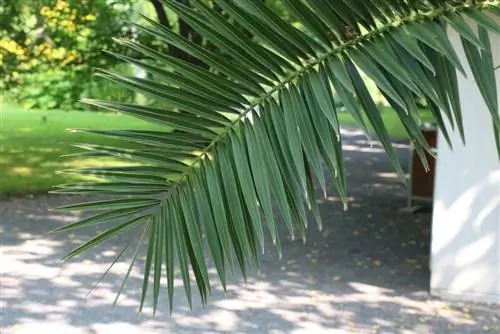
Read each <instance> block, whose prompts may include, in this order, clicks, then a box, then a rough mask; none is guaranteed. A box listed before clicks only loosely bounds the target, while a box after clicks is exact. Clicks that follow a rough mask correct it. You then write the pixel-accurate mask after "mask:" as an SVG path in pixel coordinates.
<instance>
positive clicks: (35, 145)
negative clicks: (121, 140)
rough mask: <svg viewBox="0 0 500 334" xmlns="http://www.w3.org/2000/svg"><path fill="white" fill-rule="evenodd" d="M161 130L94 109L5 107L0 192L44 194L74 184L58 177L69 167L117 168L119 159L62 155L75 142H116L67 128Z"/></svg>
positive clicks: (0, 125) (1, 124)
mask: <svg viewBox="0 0 500 334" xmlns="http://www.w3.org/2000/svg"><path fill="white" fill-rule="evenodd" d="M90 128H92V129H152V128H153V129H159V127H155V126H154V125H151V124H149V123H147V122H144V121H141V120H138V119H135V118H132V117H129V116H125V115H121V114H117V113H103V112H95V111H88V112H82V111H31V110H30V111H25V110H23V109H21V108H19V107H13V106H4V107H3V110H2V111H1V113H0V194H2V195H13V194H25V193H33V192H41V191H46V190H49V189H51V188H52V187H53V186H54V185H57V184H61V183H66V182H68V181H74V180H75V179H74V178H71V177H70V176H69V175H63V174H57V171H59V170H63V169H68V168H80V167H87V166H89V167H90V166H96V165H99V164H102V163H106V164H117V163H119V161H118V160H113V159H109V158H108V159H105V160H103V159H97V158H83V157H65V158H64V157H61V156H62V155H65V154H70V153H75V152H77V151H78V150H79V149H77V148H75V147H72V146H71V145H70V144H71V143H95V144H97V143H99V144H103V145H112V144H113V143H116V142H117V140H114V139H112V138H105V137H101V136H94V135H90V134H84V133H71V132H69V131H67V129H90Z"/></svg>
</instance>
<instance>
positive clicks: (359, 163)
mask: <svg viewBox="0 0 500 334" xmlns="http://www.w3.org/2000/svg"><path fill="white" fill-rule="evenodd" d="M344 138H345V141H346V143H345V146H346V151H345V154H346V164H347V169H348V171H349V174H350V175H349V176H348V182H349V189H350V190H349V196H350V209H349V210H348V211H343V207H342V205H341V203H340V202H339V199H338V197H336V193H335V191H334V190H333V186H332V185H329V187H330V189H329V195H328V197H326V198H324V199H321V203H320V210H321V212H322V214H323V217H324V229H323V230H322V231H318V229H317V227H316V226H315V225H314V224H313V221H312V220H311V225H310V226H309V229H308V239H307V243H306V244H303V243H302V242H301V241H298V240H296V241H292V240H291V239H290V238H289V237H287V236H286V235H287V234H286V233H285V230H284V227H283V226H282V232H281V236H282V247H283V258H282V259H278V256H277V254H276V251H275V250H274V248H273V247H272V245H271V243H270V242H269V240H267V242H266V246H267V248H266V254H265V255H263V256H262V259H261V268H260V274H258V273H257V271H252V272H251V275H250V276H249V278H248V282H247V283H246V284H245V283H244V282H243V280H242V279H241V278H240V276H239V275H237V274H235V275H233V279H232V282H231V284H230V285H229V287H228V291H227V293H224V292H223V291H222V289H221V287H220V285H218V284H216V282H217V280H216V279H215V272H214V270H213V269H211V272H210V273H211V275H212V277H213V278H214V280H213V282H214V285H213V295H212V297H211V298H210V299H209V305H208V306H207V307H206V308H204V309H203V308H201V307H200V306H199V305H200V302H199V299H198V297H196V295H195V298H194V309H193V311H190V310H189V308H188V307H187V302H186V299H185V296H184V291H183V287H182V282H181V280H177V281H176V286H177V288H176V291H175V303H174V304H175V305H176V307H175V309H174V311H173V315H172V316H170V315H169V314H168V305H167V304H168V303H167V301H166V291H165V290H166V289H163V292H162V295H161V297H160V305H159V310H158V312H157V313H156V316H153V315H152V309H151V308H150V307H149V305H148V307H146V308H145V310H144V312H143V314H140V315H137V313H136V311H137V307H138V301H139V298H140V292H141V287H142V284H141V281H142V268H143V264H144V263H143V262H144V259H143V258H141V259H140V260H139V261H138V263H137V266H136V267H135V268H134V269H133V271H132V273H131V277H130V280H129V283H128V284H127V287H126V290H125V292H124V293H123V295H122V297H121V298H120V301H119V302H118V304H117V306H116V307H115V308H114V309H111V305H112V303H113V300H114V297H115V293H116V291H117V288H118V286H119V284H120V283H121V278H122V277H123V275H124V273H125V272H126V270H127V269H128V266H127V264H128V260H129V259H130V258H131V254H130V252H129V253H126V255H125V258H124V260H123V261H120V262H118V263H117V264H116V266H115V267H114V269H113V270H112V271H111V272H110V274H109V275H108V276H107V278H106V279H105V280H104V281H103V282H102V283H101V284H100V285H99V286H98V287H97V288H96V290H95V291H94V292H93V293H92V294H91V295H90V296H89V297H86V295H87V292H88V290H89V289H90V288H91V286H92V285H93V283H94V282H95V281H96V280H98V279H99V277H100V275H101V273H103V272H104V271H105V270H106V269H107V267H108V266H109V264H110V263H111V261H112V260H113V258H114V256H115V255H116V254H117V253H118V252H119V251H120V247H122V246H123V244H124V243H125V242H126V241H127V239H126V238H125V236H120V237H118V238H117V239H113V241H110V242H108V243H107V244H106V245H103V246H99V248H98V249H96V250H93V251H91V252H89V253H88V254H86V255H85V256H84V257H79V258H78V259H77V260H75V261H72V262H68V263H64V264H63V263H61V262H60V258H61V257H62V256H63V255H64V253H65V252H67V251H68V250H70V249H71V248H72V247H74V246H75V245H76V244H78V242H81V241H83V240H85V239H86V238H88V237H90V236H91V235H93V234H94V233H95V232H96V230H95V229H94V230H88V231H78V233H71V234H57V235H52V234H48V233H47V232H48V231H49V230H51V229H53V228H54V227H57V226H60V225H61V224H63V223H65V222H67V221H70V220H73V219H74V218H75V217H74V216H72V215H61V214H55V213H50V212H48V211H47V208H48V207H53V206H55V205H57V204H60V203H61V202H67V201H68V199H67V198H64V197H46V196H41V197H37V198H35V199H16V200H14V201H11V202H0V219H1V221H2V231H1V243H2V245H1V250H2V259H1V261H2V265H1V269H0V270H1V271H2V277H1V280H2V282H1V283H2V298H1V305H2V312H3V314H2V319H3V320H2V321H3V326H4V328H3V330H2V333H4V332H6V333H9V332H16V333H18V332H20V333H32V332H34V331H43V330H46V331H47V332H50V333H74V332H75V333H76V332H78V333H80V332H84V333H115V332H119V331H125V332H127V333H214V332H226V333H356V332H360V333H480V332H483V331H486V330H491V331H494V330H497V329H499V328H498V326H499V319H498V316H497V315H498V314H497V309H495V308H493V307H487V306H470V305H469V306H467V308H464V306H461V305H458V304H457V305H453V306H450V305H448V304H446V303H444V302H442V301H439V300H435V299H431V298H430V297H429V295H428V284H429V270H428V261H429V259H428V254H429V238H430V236H429V231H430V215H429V214H417V215H408V214H404V213H401V212H400V211H399V209H400V208H403V207H404V206H405V205H406V198H405V195H406V190H405V189H404V188H403V187H402V186H401V184H400V182H399V180H398V179H397V178H396V177H394V174H393V170H392V168H391V167H390V166H389V164H388V162H387V158H386V157H385V155H384V154H383V153H381V152H378V151H377V150H378V149H379V148H380V146H379V145H377V144H371V143H369V142H366V141H365V139H364V138H363V137H362V136H360V135H359V133H357V132H355V131H346V132H345V133H344ZM398 145H401V147H399V148H398V152H399V154H400V157H401V161H402V162H403V163H405V164H406V162H407V161H408V157H409V156H408V148H407V146H405V145H406V144H405V143H398ZM370 150H372V151H370ZM73 200H74V199H71V201H73ZM137 234H138V231H133V232H132V233H131V235H132V238H134V240H137V238H138V235H137Z"/></svg>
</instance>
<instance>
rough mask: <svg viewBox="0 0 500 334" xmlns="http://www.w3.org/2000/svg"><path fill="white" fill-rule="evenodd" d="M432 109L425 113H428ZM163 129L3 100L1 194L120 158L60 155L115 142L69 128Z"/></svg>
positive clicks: (393, 119)
mask: <svg viewBox="0 0 500 334" xmlns="http://www.w3.org/2000/svg"><path fill="white" fill-rule="evenodd" d="M383 117H384V120H385V122H386V124H387V127H388V130H389V133H390V135H391V136H393V137H395V138H404V137H405V133H404V129H403V127H402V125H401V123H400V122H399V119H398V118H397V116H396V114H395V112H394V111H392V109H389V108H387V110H384V112H383ZM339 118H340V120H341V122H342V123H343V124H346V125H355V122H354V120H353V118H352V117H351V116H350V114H348V113H339ZM428 118H429V115H428V114H426V113H424V119H428ZM71 128H72V129H75V128H76V129H78V128H80V129H89V128H92V129H154V130H158V129H161V128H160V127H156V126H154V125H151V124H149V123H146V122H143V121H141V120H137V119H135V118H132V117H129V116H125V115H121V114H114V113H102V112H89V111H87V112H82V111H25V110H23V109H21V108H19V107H13V106H4V107H3V110H2V112H1V113H0V195H15V194H26V193H34V192H41V191H46V190H49V189H51V188H52V187H53V186H54V185H57V184H61V183H66V182H70V181H74V180H75V179H74V178H73V179H72V178H71V177H70V176H68V175H64V174H57V173H56V172H57V171H59V170H63V169H68V168H80V167H87V166H88V167H90V166H97V165H102V164H103V163H106V164H118V163H119V161H118V160H113V159H110V158H108V159H106V160H103V159H102V158H101V159H97V158H88V157H87V158H82V157H61V156H62V155H65V154H70V153H74V152H77V151H78V150H79V149H77V148H74V147H72V146H70V143H99V144H102V145H113V144H114V143H116V142H118V141H116V140H113V139H111V138H105V137H101V136H93V135H88V134H82V133H71V132H68V131H66V130H67V129H71Z"/></svg>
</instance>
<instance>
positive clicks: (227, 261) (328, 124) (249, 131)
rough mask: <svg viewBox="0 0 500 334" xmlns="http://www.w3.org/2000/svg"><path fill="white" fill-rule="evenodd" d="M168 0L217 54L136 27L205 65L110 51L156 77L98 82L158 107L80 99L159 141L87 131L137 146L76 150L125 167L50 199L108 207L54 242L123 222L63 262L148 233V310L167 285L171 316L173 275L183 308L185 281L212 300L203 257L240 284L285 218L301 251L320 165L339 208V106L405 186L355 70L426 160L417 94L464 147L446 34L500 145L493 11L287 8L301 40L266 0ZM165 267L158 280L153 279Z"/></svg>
mask: <svg viewBox="0 0 500 334" xmlns="http://www.w3.org/2000/svg"><path fill="white" fill-rule="evenodd" d="M164 2H165V4H166V5H167V6H169V7H170V8H171V9H172V10H173V11H174V12H175V13H176V14H177V15H179V17H181V18H182V19H183V20H184V21H185V22H187V23H188V24H190V25H191V26H192V27H193V28H194V29H195V30H196V31H197V32H198V33H199V34H200V35H201V36H203V37H204V38H206V39H207V40H208V41H209V42H210V43H211V44H213V45H214V46H215V47H217V48H218V50H219V52H213V51H209V50H204V49H203V48H201V47H200V46H199V45H197V44H194V43H193V42H191V41H190V40H188V39H186V38H184V37H181V36H179V35H177V34H175V33H174V32H172V31H171V30H169V29H168V28H166V27H163V26H161V25H159V24H157V23H155V22H153V21H151V20H150V21H149V22H150V24H149V25H147V26H139V29H140V30H141V31H142V32H144V33H147V34H150V35H152V36H153V37H155V38H157V39H159V40H162V41H166V42H168V43H169V44H170V45H173V46H175V47H177V48H179V49H181V50H183V51H185V52H187V53H188V54H189V55H191V56H192V57H194V58H197V59H199V61H200V62H201V63H203V64H205V65H206V66H203V67H201V66H196V65H193V64H190V63H187V62H184V61H182V60H179V59H176V58H173V57H171V56H169V55H168V54H165V53H161V52H158V51H155V50H153V49H151V48H149V47H148V46H147V45H141V44H138V43H136V42H131V41H125V40H122V41H118V42H120V43H122V44H123V45H125V46H128V47H129V48H131V49H133V50H134V51H136V52H139V53H140V54H142V55H143V57H142V59H141V60H136V59H131V58H128V57H125V56H121V55H115V56H116V57H118V58H120V59H122V60H123V61H126V62H129V63H131V64H134V65H136V66H140V67H142V68H143V69H144V70H145V71H147V72H148V73H149V74H150V77H149V78H146V79H144V78H134V77H127V76H123V75H119V74H114V73H110V72H107V71H99V74H98V75H100V76H103V77H105V78H107V79H109V80H112V81H114V82H116V83H117V84H118V85H122V86H124V87H126V88H129V89H131V90H133V91H136V92H140V93H142V94H145V95H148V96H150V97H151V98H154V99H156V100H158V101H160V102H162V105H163V106H164V107H163V108H158V107H149V106H145V105H134V104H124V103H117V102H113V101H101V100H86V101H85V102H86V103H89V104H93V105H95V106H99V107H103V108H106V109H111V110H116V111H119V112H123V113H126V114H129V115H132V116H134V117H138V118H141V119H144V120H146V121H149V122H151V123H156V124H160V125H163V126H164V127H165V130H164V131H144V130H141V131H138V130H127V129H124V130H106V131H102V130H100V131H96V130H81V131H86V132H88V133H93V134H96V135H103V136H110V137H114V138H116V139H119V140H123V141H125V142H133V143H135V144H136V145H137V148H135V149H130V148H128V149H124V148H121V147H104V146H99V145H85V144H79V147H81V148H82V149H84V151H83V152H82V153H80V154H83V155H91V156H97V157H100V156H116V157H120V158H124V159H126V160H131V161H133V162H134V163H133V164H131V165H130V166H120V167H97V168H96V167H94V168H86V169H77V170H69V171H66V172H67V173H72V174H79V175H84V176H85V175H92V176H97V177H99V178H101V180H103V181H97V182H84V183H77V184H74V185H63V186H61V187H60V188H59V189H58V190H56V192H58V193H65V194H88V195H105V196H113V197H115V199H111V200H110V199H106V200H102V201H97V202H88V203H80V204H72V205H67V206H63V207H60V208H59V210H64V211H69V210H71V211H98V213H96V214H95V215H93V216H91V217H87V218H84V219H82V220H80V221H77V222H73V223H70V224H68V225H66V226H64V227H61V228H60V229H59V230H60V231H65V230H70V229H75V228H80V227H87V226H91V225H96V224H101V223H104V222H108V221H110V220H113V219H116V218H120V223H115V225H114V226H112V227H110V228H109V229H107V230H106V231H104V232H103V233H101V234H99V235H97V236H95V237H93V238H92V239H90V240H88V241H87V242H85V243H84V244H82V245H81V246H79V247H78V248H76V249H75V250H73V251H72V252H70V253H69V254H68V256H67V257H68V258H69V257H73V256H75V255H77V254H79V253H80V252H82V251H84V250H87V249H89V248H90V247H92V246H94V245H96V244H98V243H100V242H103V241H105V240H108V239H109V238H111V237H113V236H115V235H116V234H118V233H123V232H125V231H126V230H128V229H130V228H133V227H135V226H138V225H142V226H143V231H144V232H143V235H144V236H148V237H144V238H145V240H146V241H147V245H148V246H147V252H146V267H145V272H144V285H143V289H142V297H141V308H142V306H143V304H144V302H145V297H146V292H147V290H148V287H149V280H150V276H151V277H152V282H153V283H152V291H153V293H152V294H153V304H154V307H155V309H156V305H157V302H158V298H159V294H160V291H161V289H160V280H161V278H162V277H163V276H166V278H167V279H166V285H167V291H168V298H169V300H170V307H172V300H173V291H174V272H175V268H176V267H179V268H180V273H181V277H182V279H183V282H184V287H185V291H186V295H187V298H188V302H189V304H190V305H191V304H192V299H191V294H192V291H191V284H192V282H191V278H192V276H191V275H193V277H194V281H195V285H196V287H197V288H198V290H199V293H200V296H201V300H202V303H206V302H207V297H208V295H209V294H210V291H211V288H210V281H209V278H208V277H209V276H208V269H207V264H206V260H205V258H206V256H205V252H206V251H207V250H208V251H209V252H210V255H211V258H212V259H213V263H214V265H215V267H216V269H217V272H218V275H219V277H220V280H221V283H222V285H223V287H224V288H225V285H226V280H227V273H228V272H232V271H234V267H235V264H236V263H237V265H238V267H239V269H240V271H241V272H242V273H243V275H244V276H246V273H247V271H248V269H249V267H252V266H258V264H259V254H260V252H261V251H262V250H263V247H264V243H263V239H264V230H265V229H269V233H270V235H271V237H272V240H273V242H274V243H275V245H276V247H278V249H279V248H280V242H279V240H280V236H279V235H278V228H277V224H278V221H280V219H278V217H282V218H283V221H284V223H285V224H286V226H287V227H288V230H289V232H290V233H291V234H292V236H297V237H300V238H302V239H304V240H305V237H306V226H307V223H308V212H312V213H313V215H314V217H315V220H316V221H317V223H318V226H319V227H320V228H321V217H320V216H319V210H318V208H317V204H316V198H315V191H314V188H315V185H316V184H319V186H320V187H321V188H322V189H323V191H324V192H326V178H325V175H324V169H323V165H325V166H326V170H327V171H328V172H329V174H330V177H331V178H332V179H333V183H334V185H335V187H336V189H337V192H338V194H339V196H340V198H341V199H342V201H343V203H344V205H345V206H347V197H348V188H347V184H346V174H347V173H346V170H345V167H344V159H343V156H342V137H341V135H340V131H339V120H338V117H337V112H338V110H337V108H336V105H337V102H338V101H335V99H336V96H338V98H339V99H340V100H341V102H342V103H343V104H344V106H345V107H346V109H347V111H348V112H350V113H352V115H353V116H354V118H355V119H356V120H357V121H358V122H359V124H360V126H361V127H362V128H364V129H368V128H369V127H371V128H372V129H373V130H374V132H375V134H376V136H377V137H378V139H379V140H380V141H381V143H382V144H383V146H384V148H385V151H386V152H387V154H388V156H389V158H390V161H391V163H392V165H393V166H394V168H395V170H396V171H397V173H398V174H399V175H400V177H401V180H402V181H403V180H404V174H403V170H402V168H401V166H400V163H399V161H398V159H397V156H396V154H395V151H394V148H393V147H392V145H391V142H390V140H389V136H388V132H387V129H386V127H385V125H384V122H383V121H382V117H381V114H380V111H379V110H378V108H377V105H376V103H375V102H374V99H373V97H372V96H371V95H370V93H369V90H368V88H367V86H366V84H365V82H364V81H363V80H362V75H361V72H363V73H364V74H366V75H367V76H368V77H370V78H371V79H372V80H373V81H374V82H375V83H376V85H377V87H378V88H379V89H380V91H381V92H382V94H383V95H384V96H385V97H386V99H387V101H388V102H389V103H390V105H391V106H392V107H393V108H394V109H395V111H396V112H397V114H398V116H399V117H400V119H401V121H402V123H403V125H404V127H405V129H406V131H407V132H408V135H409V137H410V139H411V140H412V142H413V144H414V145H415V148H416V149H417V152H418V153H419V155H420V156H421V157H425V151H429V147H428V146H427V144H426V142H425V139H424V138H423V136H422V134H421V132H420V129H419V111H418V108H417V106H416V102H415V96H418V97H421V98H423V99H425V100H426V101H427V103H428V104H429V108H430V110H431V112H433V114H434V116H435V118H436V122H437V124H438V126H439V129H440V131H441V132H442V133H443V134H444V136H445V138H447V139H448V141H449V134H448V130H447V127H446V123H449V124H451V125H452V126H453V127H454V128H456V129H457V130H458V131H459V132H460V134H461V135H462V137H463V136H464V131H463V124H462V116H461V115H462V110H461V109H460V101H459V94H458V80H457V75H458V74H457V71H458V72H461V73H464V65H463V64H461V62H460V59H459V57H458V56H457V54H456V52H455V50H454V48H453V46H452V44H451V42H450V40H449V39H448V35H447V29H448V28H449V27H451V28H452V29H454V30H456V32H457V33H458V34H460V36H461V38H462V44H463V47H464V49H465V52H466V55H467V60H468V63H469V64H468V65H469V67H470V68H471V70H472V74H473V76H474V79H475V81H476V82H477V84H478V87H479V89H480V91H481V93H482V95H483V96H484V99H485V101H486V105H487V106H488V109H489V110H490V112H491V117H492V126H493V128H494V131H495V133H497V134H498V133H500V119H499V113H498V102H497V101H498V99H497V89H496V86H495V79H494V73H493V71H494V65H493V63H492V56H491V46H490V43H489V36H488V34H489V33H499V32H500V28H499V26H498V25H497V24H496V23H495V20H494V19H498V17H499V7H500V1H498V0H488V1H452V0H448V1H442V0H440V1H437V0H433V1H431V0H428V1H409V0H391V1H381V0H364V1H346V0H328V1H327V0H285V1H283V3H284V5H285V6H287V7H288V9H289V10H290V13H292V15H293V16H295V18H296V20H297V21H298V22H299V23H300V24H299V25H297V26H300V29H299V28H296V25H293V24H291V23H289V22H286V21H284V20H283V19H281V18H280V17H279V16H278V15H277V14H276V13H274V12H273V11H272V10H271V9H270V8H269V7H268V6H267V5H266V4H265V2H264V1H255V0H217V1H215V3H216V4H217V6H218V8H219V9H222V11H223V14H224V15H221V14H220V11H216V10H214V9H213V8H212V7H211V6H209V5H207V4H206V3H205V2H204V1H201V0H195V1H191V3H192V4H194V7H187V6H185V5H182V4H180V3H178V2H176V1H164ZM476 28H477V29H476ZM333 90H335V91H336V93H337V94H336V95H334V94H333ZM464 140H465V138H464ZM499 152H500V147H499ZM137 163H139V164H137ZM273 203H276V204H277V205H276V206H274V205H272V204H273ZM273 207H275V208H276V209H273ZM203 235H204V238H203V237H202V236H203ZM141 240H142V237H141ZM141 242H142V241H141ZM205 242H206V244H207V245H208V247H206V245H205ZM137 249H138V248H137ZM279 251H280V252H281V250H280V249H279ZM137 252H138V250H137V251H136V253H135V254H134V261H135V258H136V257H137ZM163 266H165V270H166V272H162V270H163V269H162V268H163ZM189 267H191V268H189ZM127 278H128V274H127V275H126V276H125V280H126V279H127ZM123 286H124V285H122V288H123ZM120 291H121V289H120Z"/></svg>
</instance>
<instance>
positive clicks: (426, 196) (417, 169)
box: [408, 127, 437, 209]
mask: <svg viewBox="0 0 500 334" xmlns="http://www.w3.org/2000/svg"><path fill="white" fill-rule="evenodd" d="M422 134H423V135H424V137H425V139H426V141H427V143H428V144H429V146H430V147H431V148H432V149H433V150H434V153H435V152H436V147H437V129H436V128H435V127H425V128H422ZM411 150H412V151H411V155H410V180H409V181H410V182H409V191H408V208H409V209H412V208H413V207H414V202H415V201H416V200H418V201H425V202H432V199H433V196H434V176H435V173H436V159H435V157H433V156H432V155H430V154H429V153H427V154H426V155H427V161H428V163H429V171H426V170H425V168H424V166H423V165H422V162H421V161H420V158H419V157H418V155H417V154H415V150H414V148H413V147H412V149H411Z"/></svg>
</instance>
